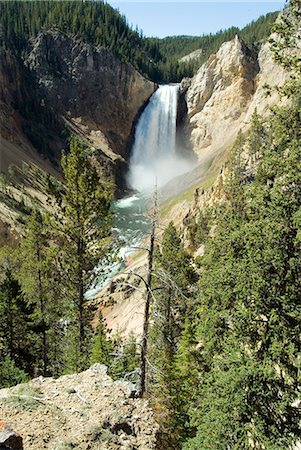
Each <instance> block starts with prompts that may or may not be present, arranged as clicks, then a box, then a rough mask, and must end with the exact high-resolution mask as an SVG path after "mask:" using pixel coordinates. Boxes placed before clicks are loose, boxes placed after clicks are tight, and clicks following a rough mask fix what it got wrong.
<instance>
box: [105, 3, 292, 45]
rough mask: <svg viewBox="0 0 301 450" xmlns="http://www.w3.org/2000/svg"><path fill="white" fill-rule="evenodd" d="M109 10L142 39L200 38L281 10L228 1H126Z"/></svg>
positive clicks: (278, 5)
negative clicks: (113, 9) (180, 36)
mask: <svg viewBox="0 0 301 450" xmlns="http://www.w3.org/2000/svg"><path fill="white" fill-rule="evenodd" d="M108 3H109V4H110V5H111V6H113V8H118V9H119V11H120V12H121V13H122V14H124V15H125V16H126V17H127V20H128V23H129V24H130V25H132V26H133V27H134V28H135V27H136V25H137V26H138V29H139V30H142V31H143V34H144V36H157V37H165V36H173V35H191V36H200V35H202V34H203V33H205V34H206V33H210V32H212V33H214V32H216V31H219V30H221V29H225V28H229V27H231V26H238V27H240V28H241V27H243V26H245V25H247V24H248V23H250V22H251V21H252V20H254V19H257V18H258V17H259V16H261V15H262V14H266V13H268V12H272V11H277V10H280V9H282V8H283V6H284V4H285V2H284V1H272V0H271V1H260V0H257V1H252V2H250V1H247V0H240V1H232V2H228V1H226V0H222V1H219V2H215V1H213V2H208V1H203V0H198V1H197V0H195V1H188V2H184V1H183V0H178V1H175V0H167V1H166V0H165V1H162V0H155V1H151V2H150V1H146V0H145V1H144V0H133V1H131V2H129V1H126V0H118V1H110V0H108Z"/></svg>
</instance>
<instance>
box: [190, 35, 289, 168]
mask: <svg viewBox="0 0 301 450" xmlns="http://www.w3.org/2000/svg"><path fill="white" fill-rule="evenodd" d="M286 78H287V74H286V73H285V71H284V70H283V69H282V68H281V67H280V66H278V65H277V64H276V63H275V62H274V61H273V59H272V55H271V52H270V49H269V44H264V45H263V46H262V48H261V50H260V52H259V55H258V57H257V55H256V54H252V53H251V52H250V51H249V50H248V48H247V47H246V46H245V44H244V43H243V41H241V40H240V39H239V38H238V37H237V36H236V38H235V39H234V40H232V41H229V42H226V43H224V44H223V45H222V46H221V47H220V49H219V51H218V52H217V53H216V54H215V55H213V56H211V57H210V58H209V60H208V62H207V63H205V64H204V65H203V66H202V67H201V68H200V69H199V71H198V72H197V74H196V75H195V77H193V78H192V80H189V81H187V80H186V102H187V119H186V124H185V127H184V130H185V132H186V136H187V137H188V139H189V141H190V144H191V145H192V148H193V150H194V152H195V153H196V154H197V155H198V158H199V160H200V161H204V160H208V159H209V158H210V159H213V158H214V157H215V156H216V155H217V154H221V153H222V152H223V151H224V150H225V149H227V148H228V147H229V146H230V145H231V144H232V143H233V141H234V139H235V137H236V135H237V133H238V131H239V129H241V128H243V129H246V128H247V127H248V124H249V122H250V118H251V116H252V114H253V112H254V111H255V109H257V112H258V113H259V114H263V115H264V114H266V113H268V110H269V108H270V106H272V105H273V104H275V103H277V101H278V100H279V97H278V95H277V92H276V91H275V90H274V92H273V94H272V95H271V96H266V91H265V85H270V86H271V87H272V88H273V87H275V86H278V85H282V84H283V82H284V81H285V79H286ZM183 89H184V90H185V82H184V83H183Z"/></svg>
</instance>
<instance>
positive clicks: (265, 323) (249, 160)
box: [0, 0, 301, 450]
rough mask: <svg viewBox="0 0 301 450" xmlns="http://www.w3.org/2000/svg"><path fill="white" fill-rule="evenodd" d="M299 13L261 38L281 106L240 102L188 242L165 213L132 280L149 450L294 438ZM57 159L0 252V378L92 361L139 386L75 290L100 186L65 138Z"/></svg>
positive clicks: (299, 288)
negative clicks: (242, 108) (247, 112)
mask: <svg viewBox="0 0 301 450" xmlns="http://www.w3.org/2000/svg"><path fill="white" fill-rule="evenodd" d="M300 23H301V4H300V0H291V2H290V13H289V14H285V15H284V16H283V17H282V19H281V20H279V22H278V23H277V24H276V25H275V26H274V30H275V32H277V33H278V38H277V39H275V40H273V41H272V42H271V47H272V50H273V52H274V57H275V59H276V60H277V61H278V62H279V63H280V64H281V65H282V66H284V67H286V68H289V69H290V71H291V73H292V77H291V78H290V79H289V80H288V82H287V83H286V84H285V85H284V87H283V88H281V89H280V93H281V95H283V96H284V97H287V101H286V102H284V105H282V106H275V107H274V108H273V110H272V111H271V115H270V117H269V118H267V119H263V118H262V117H260V116H259V115H258V114H257V112H255V113H254V115H253V117H252V122H251V126H250V130H249V131H248V132H244V130H242V132H240V133H239V134H238V136H237V140H236V142H235V144H234V146H233V148H232V151H231V155H230V158H229V161H228V163H227V165H226V167H225V168H224V170H225V173H226V177H225V182H224V184H223V194H224V195H223V201H222V202H219V203H217V202H216V203H213V204H210V205H209V204H208V205H207V206H206V207H204V208H202V209H199V208H198V207H195V210H194V215H191V217H188V218H186V221H185V223H184V230H185V236H186V239H185V244H187V236H188V237H189V246H188V248H187V245H186V247H185V246H184V239H183V236H182V232H181V231H179V230H177V229H176V227H175V226H174V224H173V223H170V224H169V225H168V226H167V228H166V229H165V231H164V233H163V237H162V240H161V242H157V240H154V241H155V246H154V247H155V248H154V252H153V254H152V257H153V266H152V268H151V272H152V275H153V277H152V282H151V285H149V284H147V283H142V286H144V288H145V287H146V289H147V290H148V292H149V293H150V292H151V296H150V298H151V308H150V321H149V327H150V332H149V335H148V350H147V365H146V367H147V373H146V375H147V376H146V392H145V396H146V397H147V398H149V400H150V402H151V404H152V407H153V410H154V411H155V414H156V418H157V420H158V422H159V423H160V433H159V435H158V449H162V450H163V449H164V450H167V449H168V450H176V449H179V448H182V449H184V450H229V449H231V450H251V449H257V450H263V449H265V450H284V449H285V450H286V449H291V448H293V445H294V444H296V442H297V441H299V440H300V438H301V428H300V420H301V408H300V404H299V402H298V399H299V398H300V382H301V378H300V370H301V360H300V354H301V338H300V337H301V321H300V317H301V301H300V300H301V294H300V292H301V285H300V284H301V127H300V123H301V64H300V62H301V60H300V32H301V30H300ZM61 166H62V171H63V174H64V179H65V181H64V184H62V183H59V182H58V181H57V180H54V179H52V178H51V177H48V178H47V180H46V181H47V184H48V192H49V202H52V212H51V213H50V212H48V213H46V212H45V211H38V210H32V211H28V214H27V215H28V217H27V220H26V227H25V232H24V238H23V239H22V241H21V243H20V245H19V246H18V247H17V248H16V249H11V248H7V247H5V248H2V249H1V254H0V267H1V272H0V274H1V275H0V316H1V318H2V326H1V330H0V385H1V387H5V386H9V385H12V384H16V383H18V382H20V381H24V380H26V379H28V378H29V377H34V376H37V375H40V374H42V375H52V376H58V375H61V374H65V373H71V372H73V371H80V370H83V369H86V368H87V367H89V365H90V364H92V363H94V362H100V363H104V364H106V365H107V366H108V368H109V373H110V374H111V375H112V376H114V377H115V378H120V377H123V376H125V375H126V374H127V375H129V374H131V375H132V376H133V377H134V378H133V381H134V382H135V383H137V384H139V363H140V361H139V359H140V352H139V347H140V346H139V343H137V342H136V338H135V336H130V337H129V338H128V340H122V339H121V337H120V336H119V335H118V334H117V335H113V336H112V335H110V334H107V333H106V329H105V323H104V321H103V318H102V315H101V314H99V316H98V322H97V326H96V327H94V328H93V327H92V318H93V317H94V318H95V308H94V305H93V302H89V301H88V300H87V299H86V298H85V295H84V293H85V291H86V290H87V288H88V287H89V286H90V283H91V278H92V277H93V267H94V266H95V265H96V264H97V262H98V261H99V259H105V258H106V257H107V254H108V253H109V252H110V249H111V247H110V246H111V240H112V237H111V233H110V226H111V222H110V221H111V215H110V202H111V188H110V185H109V183H107V182H105V181H104V180H103V178H102V176H101V175H100V174H99V173H98V172H97V170H96V168H95V166H94V164H93V151H92V150H91V149H89V148H88V147H87V146H86V145H84V144H83V142H81V141H80V140H78V139H77V138H72V139H71V141H70V151H69V153H68V155H63V158H62V161H61ZM1 189H7V186H3V185H1ZM200 248H203V250H204V251H203V252H202V255H203V256H198V257H196V258H194V257H193V254H194V251H195V250H197V249H200ZM136 287H137V286H136ZM131 288H133V289H134V288H135V286H131ZM139 288H141V285H139ZM135 377H136V378H135Z"/></svg>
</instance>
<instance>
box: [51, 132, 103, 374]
mask: <svg viewBox="0 0 301 450" xmlns="http://www.w3.org/2000/svg"><path fill="white" fill-rule="evenodd" d="M88 153H89V152H88V149H87V148H85V146H84V144H83V143H82V142H81V141H79V140H78V139H77V138H75V137H74V138H72V140H71V143H70V153H69V154H68V155H65V154H64V155H63V157H62V168H63V172H64V176H65V194H64V196H63V200H62V204H61V208H60V213H59V215H58V216H57V220H56V223H54V222H52V226H53V229H56V230H57V234H58V237H59V238H60V239H61V240H62V258H63V261H62V264H63V271H64V273H65V274H66V275H65V278H64V283H65V284H66V287H67V288H68V289H67V295H68V297H69V299H70V301H71V302H72V304H73V318H72V320H71V321H70V322H69V326H68V327H69V329H68V333H69V339H72V340H73V345H72V346H71V347H72V349H73V350H71V348H70V350H71V353H73V356H72V358H71V360H70V361H72V362H71V366H73V369H74V368H76V369H83V368H84V367H85V366H86V365H87V363H88V361H89V357H90V352H91V337H92V328H91V320H92V316H93V314H94V311H92V309H91V305H90V304H89V302H88V301H87V300H86V298H85V292H86V291H87V290H88V288H89V286H90V283H91V281H92V278H93V269H94V267H95V266H96V265H97V264H98V263H99V260H100V259H101V258H104V257H105V256H106V250H107V244H108V237H109V235H110V214H109V208H110V197H111V194H110V190H109V187H108V183H104V181H103V180H101V178H100V176H99V174H98V173H97V170H96V168H95V167H94V166H93V164H92V163H91V158H90V157H89V154H88ZM71 368H72V367H71Z"/></svg>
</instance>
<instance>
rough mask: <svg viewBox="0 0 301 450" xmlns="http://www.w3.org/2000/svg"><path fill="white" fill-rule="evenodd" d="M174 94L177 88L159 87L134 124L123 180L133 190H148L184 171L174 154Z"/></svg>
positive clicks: (181, 161)
mask: <svg viewBox="0 0 301 450" xmlns="http://www.w3.org/2000/svg"><path fill="white" fill-rule="evenodd" d="M178 92H179V86H177V85H162V86H159V88H158V89H157V91H156V92H155V93H154V94H153V95H152V97H151V99H150V101H149V103H148V105H147V106H146V108H145V110H144V111H143V113H142V115H141V117H140V119H139V121H138V123H137V126H136V132H135V140H134V145H133V148H132V153H131V158H130V164H129V173H128V177H127V181H128V185H129V186H130V187H131V188H133V189H135V190H137V191H140V192H149V191H152V190H153V189H154V186H155V184H156V182H157V185H158V186H159V187H160V186H163V185H164V184H165V183H167V181H169V180H171V179H172V178H174V177H175V176H176V175H179V174H180V173H183V171H186V170H187V168H186V164H185V162H183V158H179V156H178V155H177V152H176V121H177V104H178Z"/></svg>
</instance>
